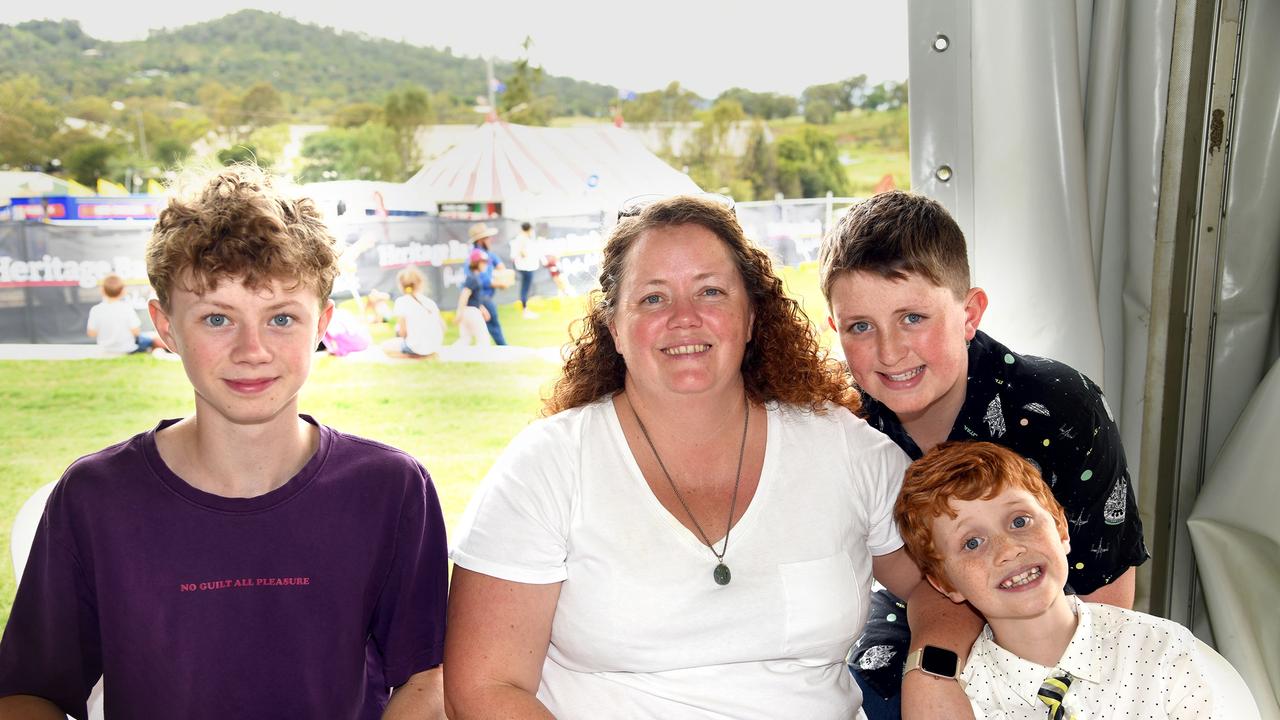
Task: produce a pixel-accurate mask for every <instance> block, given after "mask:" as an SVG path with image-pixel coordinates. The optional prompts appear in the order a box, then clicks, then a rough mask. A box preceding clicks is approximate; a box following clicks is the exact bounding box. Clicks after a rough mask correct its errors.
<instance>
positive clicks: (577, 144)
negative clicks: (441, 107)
mask: <svg viewBox="0 0 1280 720" xmlns="http://www.w3.org/2000/svg"><path fill="white" fill-rule="evenodd" d="M406 184H407V185H408V186H409V187H410V188H412V189H413V190H414V191H415V192H418V193H420V194H421V195H423V196H424V197H430V198H433V199H435V200H438V201H439V202H444V203H449V202H458V203H484V202H500V203H502V214H503V215H507V216H510V217H522V218H536V217H552V216H559V215H575V214H585V213H605V214H608V213H611V212H613V211H614V210H616V209H617V207H618V205H619V204H621V203H622V201H624V200H626V199H627V198H630V197H633V196H635V195H643V194H648V193H663V194H674V193H682V192H699V191H700V190H699V188H698V186H697V185H696V184H695V183H694V182H693V181H692V180H690V179H689V176H688V175H685V174H684V173H682V172H680V171H678V170H676V169H674V168H672V167H671V166H669V165H667V164H666V163H665V162H663V161H662V159H661V158H659V157H658V156H656V155H654V154H653V153H651V152H649V150H648V149H646V148H645V147H644V145H643V143H641V141H640V139H639V138H638V137H636V136H635V135H633V134H632V133H631V132H630V131H628V130H625V129H621V128H617V127H613V126H611V125H594V126H590V127H574V128H542V127H528V126H524V125H513V124H510V123H505V122H500V121H499V122H488V123H485V124H484V125H482V126H480V127H479V128H476V130H475V132H474V133H472V134H471V135H470V136H469V137H467V138H465V139H464V140H463V141H462V142H460V143H459V144H458V145H457V146H455V147H454V148H453V149H452V150H450V151H448V152H446V153H445V154H443V155H441V156H440V157H439V158H437V159H436V160H435V161H434V162H432V163H431V164H429V165H427V166H426V167H424V168H422V170H420V171H418V173H417V174H416V175H414V176H413V177H412V178H410V179H409V181H408V182H407V183H406Z"/></svg>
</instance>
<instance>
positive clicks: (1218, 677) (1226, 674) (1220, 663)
mask: <svg viewBox="0 0 1280 720" xmlns="http://www.w3.org/2000/svg"><path fill="white" fill-rule="evenodd" d="M1196 649H1198V650H1199V651H1200V658H1201V659H1202V660H1204V661H1205V668H1206V674H1207V675H1208V676H1209V687H1211V688H1213V717H1214V720H1218V718H1221V719H1222V720H1261V718H1262V715H1261V714H1260V713H1259V712H1258V704H1257V703H1256V702H1254V701H1253V693H1251V692H1249V686H1248V685H1245V684H1244V678H1242V677H1240V673H1238V672H1236V669H1235V668H1233V667H1231V663H1229V662H1227V659H1226V658H1224V657H1222V655H1219V654H1218V651H1217V650H1214V649H1213V648H1211V647H1209V646H1208V645H1206V644H1205V643H1204V641H1203V640H1200V639H1199V638H1196Z"/></svg>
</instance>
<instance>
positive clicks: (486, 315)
mask: <svg viewBox="0 0 1280 720" xmlns="http://www.w3.org/2000/svg"><path fill="white" fill-rule="evenodd" d="M480 317H482V318H484V321H485V322H489V318H490V317H492V316H491V315H490V314H489V308H487V307H485V306H483V305H481V306H480Z"/></svg>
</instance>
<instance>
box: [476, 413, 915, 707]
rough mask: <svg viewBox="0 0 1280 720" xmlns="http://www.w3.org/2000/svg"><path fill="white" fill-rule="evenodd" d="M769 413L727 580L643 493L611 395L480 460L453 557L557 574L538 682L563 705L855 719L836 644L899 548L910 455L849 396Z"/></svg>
mask: <svg viewBox="0 0 1280 720" xmlns="http://www.w3.org/2000/svg"><path fill="white" fill-rule="evenodd" d="M766 409H767V416H768V430H767V441H766V446H765V456H764V465H763V469H762V471H761V475H760V484H759V487H758V489H757V490H756V494H755V496H754V497H753V498H752V500H751V504H750V505H749V506H748V508H747V510H746V512H745V513H744V514H743V515H742V517H741V519H740V520H739V521H738V523H737V525H735V526H734V528H733V530H732V532H731V534H730V539H729V547H728V552H727V554H726V555H725V563H726V564H727V565H728V566H729V568H730V569H731V571H732V573H733V579H732V581H731V582H730V583H729V584H728V585H726V586H720V585H717V584H716V583H715V582H714V580H713V579H712V570H713V568H714V567H715V565H716V559H715V556H714V555H713V554H712V553H711V551H710V549H708V548H707V547H706V546H705V545H704V544H703V543H702V542H701V541H700V540H699V539H698V537H697V536H696V535H695V534H694V533H693V532H692V531H690V530H689V529H687V528H685V527H684V526H683V525H682V524H681V523H680V522H679V520H677V519H676V518H675V517H674V516H672V515H671V513H669V512H667V510H666V508H664V507H663V506H662V504H661V503H660V502H659V501H658V499H657V498H656V497H655V496H654V495H653V492H652V491H651V490H650V489H649V486H648V485H647V484H646V482H645V480H644V477H643V475H642V474H641V472H640V469H639V466H638V465H637V464H636V461H635V458H634V457H633V456H632V454H631V451H630V449H629V447H628V446H627V442H626V439H625V437H624V435H623V432H622V428H621V426H620V425H619V423H618V417H617V414H616V413H615V411H614V406H613V403H612V401H611V400H610V399H605V400H601V401H597V402H595V403H592V404H590V405H586V406H583V407H579V408H575V409H573V410H568V411H565V412H562V413H559V414H557V415H555V416H553V417H550V418H546V419H543V420H539V421H537V422H535V423H533V424H531V425H530V426H529V427H527V428H526V429H525V430H524V431H522V432H521V433H520V434H519V435H518V436H517V437H516V438H515V439H514V440H513V441H512V442H511V444H510V445H509V446H508V447H507V449H506V450H505V451H504V452H503V453H502V455H501V456H500V457H499V458H498V460H497V462H496V463H495V464H494V466H493V468H492V469H491V470H490V471H489V473H488V475H487V476H486V477H485V480H484V482H483V483H482V485H481V487H480V489H479V490H478V491H477V492H476V494H475V496H474V497H473V498H472V500H471V503H470V505H469V506H468V508H467V511H466V514H465V515H464V516H463V520H462V523H461V526H460V530H459V532H458V534H457V538H456V545H455V547H454V548H453V552H452V558H453V561H454V562H455V563H457V564H458V565H460V566H462V567H464V568H466V569H468V570H472V571H474V572H479V573H483V574H486V575H490V576H492V577H497V578H502V579H506V580H511V581H515V582H522V583H537V584H543V583H557V582H561V583H563V584H562V585H561V588H560V597H559V602H558V604H557V606H556V611H555V616H554V619H553V622H552V627H551V645H550V647H549V648H548V650H547V658H546V660H545V662H544V664H543V669H542V682H541V686H540V687H539V690H538V698H539V700H541V701H542V702H543V703H544V704H545V705H546V706H547V707H548V709H549V710H550V711H551V712H552V713H553V714H554V715H555V716H556V717H558V718H562V719H572V718H593V719H594V718H600V717H627V718H650V717H651V718H666V719H672V718H779V717H796V718H813V719H823V718H833V719H834V718H853V717H856V716H857V715H858V708H859V706H860V705H861V696H860V694H859V692H858V689H857V687H856V685H855V684H854V682H853V680H852V678H851V676H850V675H849V672H848V670H847V669H846V668H845V655H846V653H847V651H848V650H849V648H850V646H852V645H853V642H854V640H855V639H856V638H857V637H858V635H859V633H860V632H861V630H862V626H863V624H864V623H865V622H866V616H867V608H868V602H867V599H868V595H869V592H870V585H871V558H872V556H873V555H884V554H887V553H890V552H893V551H894V550H897V549H898V548H899V547H901V546H902V539H901V538H900V537H899V535H898V532H897V529H896V527H895V526H894V523H893V503H894V500H895V499H896V498H897V495H898V491H899V489H900V488H901V484H902V476H903V473H904V471H905V469H906V466H907V463H908V460H907V457H906V455H905V454H904V453H903V452H902V451H901V450H900V449H899V448H898V447H897V446H896V445H894V444H893V443H892V442H891V441H889V440H888V438H887V437H886V436H884V435H882V434H881V433H879V432H877V431H875V430H874V429H872V428H871V427H870V426H868V425H867V424H866V423H865V422H863V421H862V420H860V419H857V418H855V417H854V416H853V415H852V414H851V413H850V412H848V411H847V410H845V409H843V408H838V407H835V406H832V407H830V408H829V409H828V411H827V412H826V413H825V414H821V415H819V414H814V413H810V412H805V411H802V410H800V409H797V408H794V407H790V406H780V405H778V404H775V403H771V404H769V405H768V406H767V408H766ZM716 534H717V535H718V534H719V533H718V532H717V533H716ZM718 547H719V543H717V548H718Z"/></svg>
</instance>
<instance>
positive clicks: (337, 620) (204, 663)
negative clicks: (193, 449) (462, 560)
mask: <svg viewBox="0 0 1280 720" xmlns="http://www.w3.org/2000/svg"><path fill="white" fill-rule="evenodd" d="M303 418H304V419H305V420H307V421H308V422H311V423H313V424H315V421H314V420H312V419H311V418H309V417H306V416H303ZM173 422H175V421H174V420H166V421H164V422H161V423H160V425H159V426H157V428H156V430H159V429H161V428H164V427H166V426H168V425H170V424H172V423H173ZM318 427H319V430H320V446H319V449H318V450H317V451H316V453H315V455H314V456H313V457H312V458H311V460H310V461H308V462H307V464H306V466H305V467H303V468H302V470H301V471H300V472H299V473H298V474H297V475H296V476H295V477H293V478H292V479H290V480H289V481H288V482H287V483H285V484H284V485H283V486H281V487H280V488H277V489H276V490H273V491H271V492H269V493H267V494H266V495H262V496H260V497H255V498H225V497H220V496H217V495H211V494H209V493H205V492H202V491H200V490H197V489H195V488H193V487H192V486H190V485H188V484H187V483H186V482H184V481H183V480H182V479H181V478H179V477H178V476H177V475H175V474H173V472H172V471H171V470H169V468H168V467H166V466H165V464H164V463H163V462H162V461H161V459H160V455H159V453H158V452H157V451H156V444H155V430H152V431H150V432H147V433H143V434H141V435H137V436H135V437H134V438H132V439H130V440H128V441H125V442H123V443H120V444H118V445H115V446H112V447H109V448H107V449H105V450H103V451H101V452H98V453H94V454H93V455H89V456H86V457H84V458H81V459H80V460H77V461H76V462H75V463H73V464H72V465H71V467H70V468H68V469H67V472H66V473H65V474H64V475H63V477H62V480H61V481H60V482H59V483H58V485H57V487H56V488H55V489H54V491H53V494H52V495H51V496H50V497H49V503H48V505H47V506H46V509H45V514H44V517H43V518H42V519H41V521H40V526H39V529H38V530H37V532H36V538H35V543H34V544H33V546H32V548H31V556H30V559H29V560H28V561H27V565H26V571H25V573H24V574H23V577H22V583H21V586H20V587H19V588H18V594H17V598H16V599H15V600H14V604H13V611H12V614H11V615H10V617H9V624H8V627H6V628H5V632H4V640H3V642H2V643H0V696H3V695H12V694H31V695H39V696H42V697H45V698H48V699H50V700H52V701H53V702H55V703H57V704H58V705H59V706H60V707H61V708H62V709H63V711H64V712H68V713H70V714H73V715H77V716H78V717H83V716H84V713H85V700H86V698H87V697H88V695H89V690H90V689H91V688H92V686H93V684H94V683H95V682H96V681H97V678H98V675H99V674H101V675H102V676H103V683H104V699H105V701H106V706H105V710H106V715H107V717H110V718H113V719H119V718H161V717H170V718H177V717H181V718H190V719H193V720H194V719H196V718H218V719H219V720H222V719H224V718H227V717H282V718H283V717H293V718H321V717H323V718H352V719H357V718H358V719H360V720H364V719H366V718H368V719H370V720H373V719H374V718H378V717H379V716H380V714H381V712H382V709H383V708H384V707H385V706H386V703H387V697H388V690H387V688H388V686H390V687H395V686H398V685H401V684H403V683H404V682H405V681H406V680H407V679H408V678H409V676H410V675H412V674H414V673H417V672H421V671H423V670H427V669H429V668H432V667H434V666H436V665H439V664H440V662H441V658H442V655H443V649H444V613H445V595H446V592H447V579H446V562H447V560H446V552H447V548H446V543H445V531H444V520H443V518H442V516H441V513H440V504H439V501H438V499H437V497H436V492H435V488H434V487H433V485H432V484H431V479H430V478H429V477H428V475H427V473H426V471H425V470H424V469H423V468H422V466H421V465H419V464H418V463H417V462H416V461H415V460H414V459H413V458H412V457H410V456H408V455H406V454H405V453H402V452H400V451H398V450H395V449H393V448H390V447H387V446H385V445H380V444H378V443H374V442H370V441H368V440H364V439H361V438H357V437H353V436H351V435H345V434H343V433H340V432H337V431H335V430H332V429H330V428H327V427H324V426H322V425H320V426H318Z"/></svg>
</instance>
